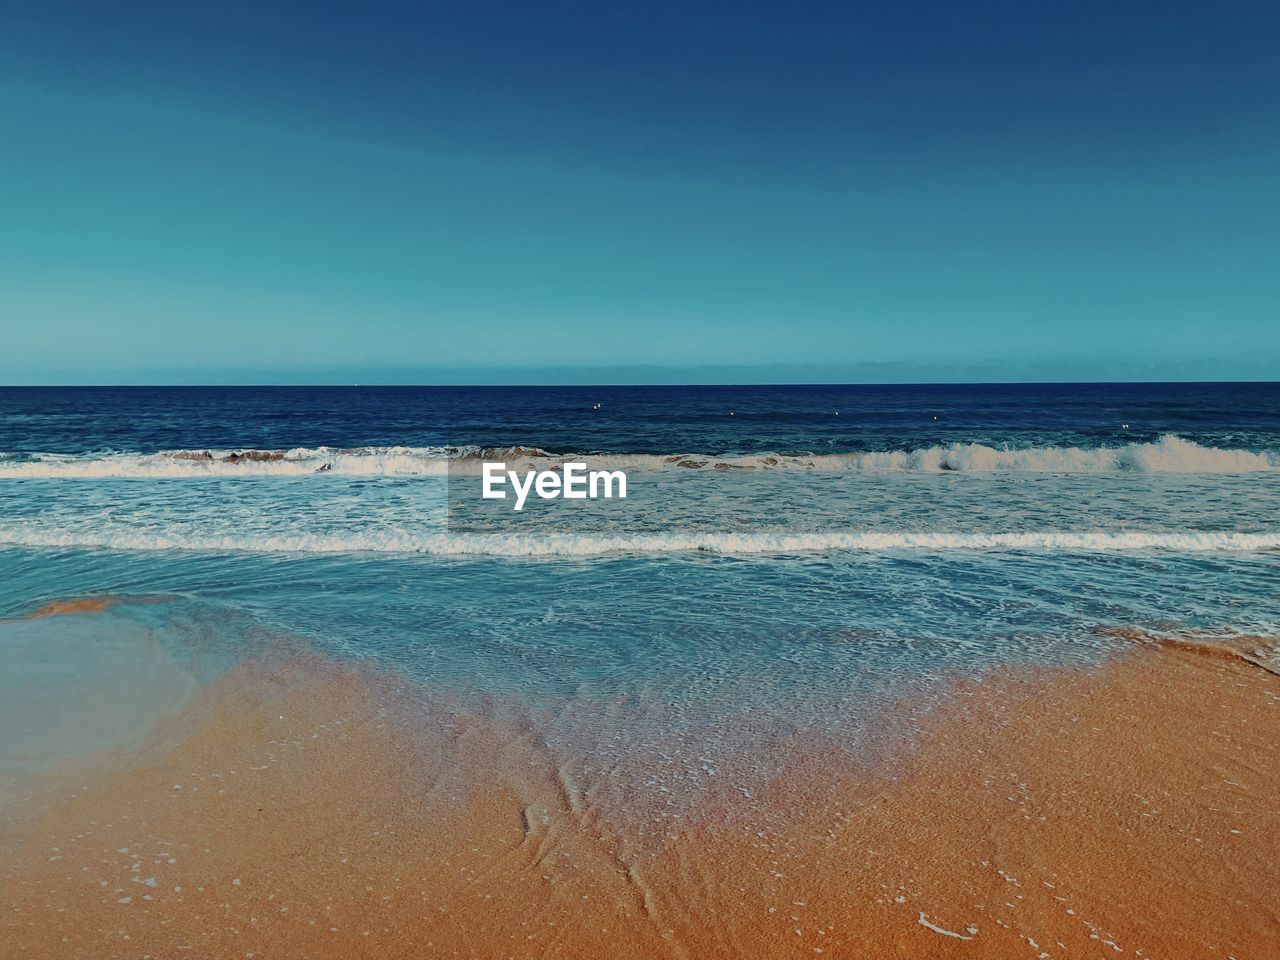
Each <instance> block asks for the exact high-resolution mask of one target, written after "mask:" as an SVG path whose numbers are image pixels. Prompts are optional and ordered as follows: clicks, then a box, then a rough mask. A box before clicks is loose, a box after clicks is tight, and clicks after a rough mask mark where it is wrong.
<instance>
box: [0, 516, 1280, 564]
mask: <svg viewBox="0 0 1280 960" xmlns="http://www.w3.org/2000/svg"><path fill="white" fill-rule="evenodd" d="M0 544H6V545H11V546H24V547H79V548H85V547H88V548H99V549H109V550H193V551H205V552H209V551H212V552H221V553H240V552H245V553H348V554H358V553H397V554H425V555H432V556H468V555H473V556H492V557H593V556H600V555H604V554H681V553H711V554H726V555H740V554H741V555H749V554H774V555H785V554H796V553H823V552H837V551H899V550H907V551H928V552H946V551H954V550H979V551H1014V550H1028V551H1058V552H1069V553H1103V552H1114V551H1126V550H1141V551H1151V550H1168V551H1176V552H1180V553H1204V552H1214V551H1232V552H1257V551H1262V550H1277V549H1280V531H1274V532H1265V533H1233V532H1225V531H1191V532H1141V531H1080V532H1074V531H1040V532H1027V533H947V532H936V533H930V532H922V533H910V532H897V531H883V532H881V531H830V532H812V533H803V532H791V533H788V532H755V533H721V532H705V533H679V532H671V531H659V532H653V533H634V534H625V535H618V536H608V535H595V534H547V535H518V534H516V535H511V534H456V535H455V534H447V533H429V534H423V533H414V532H411V531H407V530H404V531H396V530H384V531H379V532H376V533H372V532H364V533H354V532H346V533H341V534H337V533H302V532H296V533H295V532H287V533H281V534H278V535H275V534H234V535H217V534H214V535H208V536H200V535H191V534H190V533H189V532H188V531H186V530H183V531H181V532H175V533H174V534H173V535H168V534H165V533H163V532H156V531H139V530H118V531H102V532H97V531H94V532H87V531H76V532H66V531H58V530H55V529H50V528H49V527H44V526H24V525H21V524H17V525H13V526H11V527H8V528H0Z"/></svg>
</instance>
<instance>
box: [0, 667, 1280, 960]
mask: <svg viewBox="0 0 1280 960" xmlns="http://www.w3.org/2000/svg"><path fill="white" fill-rule="evenodd" d="M518 717H519V713H518V711H510V712H509V713H507V714H504V711H503V710H502V709H501V708H500V707H495V708H494V709H493V710H491V711H479V712H477V711H468V710H463V709H459V708H457V707H455V706H451V705H449V704H448V703H445V702H443V700H442V699H440V698H435V697H433V696H432V695H430V694H428V693H426V692H425V691H423V690H420V689H419V690H417V691H416V692H415V690H414V689H413V688H411V687H410V685H408V684H407V682H405V681H401V680H397V679H395V678H392V677H389V676H386V675H380V674H374V673H369V672H365V671H362V670H358V669H356V668H354V667H351V666H349V665H338V664H335V663H332V662H328V661H323V660H319V659H311V658H301V657H299V658H291V659H289V660H287V661H279V662H266V661H256V662H254V663H251V664H247V665H243V666H241V667H239V668H236V669H235V670H233V671H232V672H231V673H229V674H227V675H225V676H223V677H221V678H220V679H218V680H216V681H215V682H214V683H212V684H211V685H210V686H208V687H207V688H206V689H205V690H204V692H203V693H202V694H201V695H200V696H199V697H198V699H197V700H196V701H195V703H194V704H193V705H192V706H190V707H189V708H188V709H187V710H186V711H185V713H183V714H182V715H181V716H180V717H179V718H178V719H176V720H172V721H169V722H166V723H165V724H164V725H163V726H162V728H161V729H160V731H159V732H158V733H157V734H156V737H155V739H154V742H153V743H151V744H150V745H149V746H147V747H146V748H145V749H143V750H141V751H140V752H137V753H136V754H130V755H129V756H128V757H127V758H121V762H120V764H119V765H117V766H116V768H115V769H114V770H113V771H111V772H103V770H102V768H101V767H99V768H97V769H98V772H96V773H93V774H89V773H87V772H84V771H82V770H81V769H80V768H77V769H69V770H68V769H64V770H61V771H59V772H58V773H56V774H50V775H46V776H44V777H42V778H41V779H40V780H38V781H35V782H33V783H32V784H31V785H30V787H29V789H28V791H27V794H26V796H25V798H24V799H23V800H22V801H21V803H20V804H19V806H22V805H25V807H24V809H23V810H17V809H9V810H7V811H6V813H5V816H4V819H3V822H2V823H0V831H3V833H4V836H3V843H4V850H5V852H6V855H5V856H4V859H3V868H2V869H0V905H2V906H3V921H2V924H3V926H2V929H0V935H2V936H3V940H4V942H5V943H6V945H7V949H8V950H9V951H10V952H11V954H12V955H13V956H21V957H25V958H46V957H47V958H54V957H56V958H76V957H84V958H95V960H97V958H108V957H147V956H150V957H165V958H168V957H182V956H191V957H211V956H217V957H253V956H257V957H271V958H278V957H308V958H312V957H335V958H337V957H341V958H350V957H415V958H417V957H428V956H460V957H494V958H497V957H574V958H581V957H610V958H626V957H637V958H638V957H687V958H707V957H726V958H729V957H733V958H743V957H762V958H763V957H768V958H776V957H809V958H812V957H821V956H823V955H825V956H831V957H888V956H903V957H915V958H920V957H950V956H957V957H993V958H996V957H998V958H1008V957H1020V956H1027V957H1035V958H1048V957H1053V958H1057V957H1072V956H1112V955H1114V956H1137V957H1170V956H1173V957H1190V956H1196V957H1200V956H1204V957H1212V956H1220V957H1228V956H1235V957H1239V958H1243V957H1257V956H1268V955H1273V954H1276V953H1277V952H1280V924H1278V922H1277V916H1276V906H1275V903H1274V897H1273V896H1272V894H1273V892H1274V891H1275V890H1276V889H1278V888H1280V802H1278V801H1280V763H1277V762H1276V761H1277V757H1276V751H1277V744H1280V678H1277V677H1276V676H1274V675H1273V674H1271V673H1269V672H1267V671H1264V670H1261V669H1258V668H1257V667H1256V666H1254V665H1253V664H1250V663H1248V662H1246V661H1243V660H1240V659H1238V658H1234V657H1230V658H1228V657H1207V656H1204V655H1203V654H1202V653H1201V652H1199V651H1197V650H1194V649H1182V648H1164V649H1161V648H1157V647H1154V646H1150V645H1135V648H1134V651H1133V652H1132V654H1130V655H1128V656H1123V657H1120V658H1118V659H1116V660H1114V661H1112V662H1111V663H1110V664H1109V665H1108V666H1106V667H1104V668H1102V669H1100V670H1096V669H1095V670H1085V669H1072V670H1067V669H1062V670H1034V671H1033V670H1015V669H1008V670H1006V671H1003V672H1000V673H997V674H994V675H991V676H989V677H987V678H986V679H985V680H983V681H982V682H958V683H957V684H956V685H955V686H954V688H953V689H952V690H951V691H950V693H949V694H948V696H947V697H946V699H945V701H944V703H943V705H942V706H941V708H939V709H937V710H935V711H933V712H932V713H930V714H928V715H927V716H926V717H925V718H924V719H922V720H920V721H919V723H918V728H917V729H916V730H915V731H914V732H913V736H912V738H911V741H910V742H909V743H899V744H889V745H887V746H884V747H883V748H882V749H884V750H890V751H891V752H892V754H893V757H894V760H893V762H892V763H887V764H886V763H882V762H877V763H876V764H874V765H869V764H867V763H864V762H861V761H859V760H857V759H855V758H853V757H851V756H850V755H849V754H847V753H845V752H843V751H841V750H837V749H833V748H831V747H829V746H827V745H819V744H816V743H803V744H802V743H791V744H789V745H786V747H785V756H784V758H781V759H782V760H783V762H782V767H783V770H784V772H783V773H782V774H780V775H778V774H770V775H768V776H767V777H762V778H761V779H760V781H759V782H754V783H747V782H744V781H743V780H742V779H741V777H742V776H743V775H745V774H743V773H742V772H741V771H739V772H736V773H735V775H734V777H733V778H732V781H731V782H727V783H726V784H725V787H724V789H722V790H711V791H709V792H707V793H705V794H704V795H702V796H700V797H699V799H698V803H697V804H696V805H694V806H692V807H681V808H680V809H681V813H680V816H679V817H677V818H671V817H664V816H663V812H664V810H667V809H669V806H668V804H667V802H666V800H665V799H664V798H663V797H661V796H658V795H650V794H645V793H644V792H643V790H636V789H628V790H617V789H602V788H600V786H599V785H598V784H593V783H591V782H586V781H584V779H583V778H584V776H586V775H585V774H584V772H583V769H582V768H581V767H580V766H579V765H576V764H575V762H574V758H572V757H565V756H560V755H558V754H557V753H556V752H555V751H553V750H551V749H550V748H548V747H547V745H546V744H545V743H544V741H543V740H542V739H541V738H540V736H539V735H538V732H537V728H536V725H535V724H532V723H529V722H525V721H521V720H519V719H509V718H518ZM752 749H753V745H752V744H750V743H744V744H743V751H744V754H749V753H750V752H751V750H752ZM759 749H761V750H764V749H767V750H769V751H771V753H773V754H774V755H772V756H771V757H770V758H769V759H770V761H771V762H770V763H769V764H763V763H762V764H751V763H746V764H744V765H743V770H744V771H747V770H751V769H759V770H764V769H777V765H778V762H779V761H780V758H779V757H778V756H777V755H776V753H777V751H778V750H779V746H778V745H777V744H770V745H769V746H768V747H764V746H760V747H759ZM648 762H651V761H650V759H649V758H645V757H637V758H635V760H634V763H635V764H637V765H640V766H643V765H644V764H645V763H648ZM655 762H656V761H655ZM81 774H83V775H81ZM611 775H616V774H611V773H610V772H608V771H598V772H596V773H595V774H594V776H598V777H602V778H608V777H609V776H611ZM632 779H633V780H634V782H636V783H641V782H642V781H641V780H640V779H638V778H632ZM619 798H625V802H623V801H622V800H620V799H619ZM33 809H34V810H37V811H38V816H37V817H36V818H35V821H34V826H33V821H32V819H31V817H32V810H33Z"/></svg>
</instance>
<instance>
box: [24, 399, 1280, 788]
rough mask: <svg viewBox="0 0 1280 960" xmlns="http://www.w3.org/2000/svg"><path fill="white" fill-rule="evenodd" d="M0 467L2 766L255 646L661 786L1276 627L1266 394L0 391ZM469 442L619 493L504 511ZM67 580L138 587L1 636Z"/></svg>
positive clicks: (127, 724) (118, 722) (61, 745)
mask: <svg viewBox="0 0 1280 960" xmlns="http://www.w3.org/2000/svg"><path fill="white" fill-rule="evenodd" d="M0 451H2V452H0V616H3V617H9V618H14V622H9V623H5V624H0V650H3V649H4V647H6V646H7V647H8V649H9V651H10V652H9V653H8V654H3V655H6V659H8V660H10V662H11V663H16V662H18V661H19V660H20V661H21V666H20V668H15V669H14V670H13V671H12V672H10V674H9V679H8V680H7V681H5V682H4V683H5V687H6V690H7V691H8V696H7V697H6V702H7V703H8V704H9V709H7V710H5V711H4V712H5V714H6V716H7V717H8V724H7V728H8V729H9V730H11V731H18V730H19V729H21V730H22V731H25V732H23V733H21V734H17V733H11V734H10V735H9V736H7V737H6V738H5V749H4V754H5V756H3V757H0V767H3V766H6V765H7V766H8V767H9V768H12V769H19V768H20V769H24V770H25V769H30V768H32V767H38V766H40V765H41V764H42V763H45V762H52V761H54V760H57V759H62V758H66V757H69V756H75V755H77V754H78V753H81V752H86V751H89V750H92V749H98V748H101V747H102V746H103V745H104V744H108V745H110V744H115V743H117V742H125V741H127V740H128V738H129V737H132V736H134V735H135V733H136V731H138V730H142V729H145V728H146V725H147V723H149V722H151V720H152V719H154V716H155V715H158V713H161V712H163V711H165V710H172V709H176V706H175V705H176V704H180V703H182V702H184V701H183V698H184V697H185V696H186V695H187V691H189V690H191V689H196V688H198V687H199V686H200V685H201V684H203V683H206V682H208V681H209V680H210V679H212V678H214V677H216V676H218V675H220V674H221V673H223V672H225V671H226V670H228V669H230V668H231V667H232V666H233V665H234V664H236V663H237V662H239V661H241V660H243V659H245V658H248V657H251V656H254V655H257V654H260V653H261V652H262V651H263V650H264V649H271V648H273V647H276V646H282V645H284V646H291V647H297V648H299V649H306V650H311V651H318V652H322V653H323V654H325V655H330V656H334V657H338V658H342V659H346V660H352V661H359V662H361V663H364V664H369V665H374V666H376V667H378V668H385V669H387V670H390V671H393V672H394V673H396V674H397V675H399V676H404V677H407V678H410V679H412V680H413V681H414V682H415V683H418V684H421V685H422V687H423V689H427V690H434V691H437V692H439V691H447V693H448V695H449V696H450V697H456V698H462V699H463V700H467V701H479V700H483V699H484V698H498V699H499V700H500V701H501V702H503V703H507V704H516V705H518V707H517V708H516V709H519V710H522V711H528V712H529V715H530V716H532V717H534V718H536V719H535V721H532V722H535V723H536V725H537V726H538V728H539V730H540V732H541V735H542V736H543V737H544V738H545V739H546V740H547V742H548V743H550V744H553V745H554V746H555V748H556V749H558V750H564V751H568V752H571V753H574V754H575V755H579V756H582V755H591V756H593V757H595V758H596V762H597V766H598V767H599V768H601V769H609V768H610V767H609V762H610V758H612V759H613V760H616V759H617V758H619V757H622V756H627V755H634V754H635V753H636V752H637V751H643V750H645V749H648V748H654V747H655V745H656V744H662V745H663V746H662V749H663V751H665V754H664V755H666V756H668V757H670V758H671V764H670V765H669V768H668V775H669V777H670V778H673V781H679V782H682V783H686V784H688V783H692V782H697V781H699V780H700V779H701V778H704V777H705V776H706V773H705V770H706V769H707V768H715V767H716V766H717V765H718V764H721V763H722V762H724V761H725V760H726V759H727V758H729V757H731V756H732V755H733V753H734V751H735V749H736V746H735V738H736V737H738V736H740V735H741V734H740V730H739V727H738V726H736V725H735V719H741V718H746V717H750V718H751V724H752V729H753V730H755V731H757V733H758V732H759V731H760V730H767V731H770V733H771V734H773V733H777V734H779V735H781V734H784V733H786V732H788V731H792V732H794V731H810V732H811V731H821V732H822V734H823V735H824V736H829V737H832V738H835V739H836V740H838V741H840V742H846V743H849V744H854V745H856V743H857V742H858V738H859V737H861V736H863V735H864V734H865V732H866V731H867V730H868V729H870V728H873V727H875V725H876V724H877V723H880V722H881V719H880V717H881V710H882V707H883V704H885V703H886V702H893V701H896V700H899V699H901V698H902V697H903V696H905V695H907V694H910V695H911V696H912V697H913V698H914V699H915V702H923V703H927V702H928V700H929V696H930V693H929V691H930V690H931V689H934V688H935V687H936V686H937V685H940V684H944V683H946V682H948V681H949V680H950V679H951V678H954V677H956V676H970V677H981V676H982V675H983V674H984V673H985V672H987V671H990V670H992V669H994V668H998V667H1000V666H1003V665H1009V664H1020V663H1031V664H1059V663H1089V662H1096V661H1098V660H1101V659H1103V658H1105V657H1107V656H1108V654H1109V652H1110V651H1111V650H1112V649H1113V647H1114V645H1115V644H1116V643H1117V642H1118V641H1117V637H1122V636H1123V637H1130V636H1132V635H1134V634H1143V635H1150V636H1167V635H1214V636H1242V635H1264V636H1275V635H1278V634H1280V597H1278V596H1277V585H1278V584H1280V519H1278V518H1280V385H1278V384H1061V385H1058V384H1055V385H954V386H943V385H919V386H911V385H904V386H749V387H574V388H555V387H518V388H517V387H495V388H482V387H474V388H458V387H448V388H443V387H442V388H432V387H364V386H351V387H261V388H258V387H245V388H239V387H155V388H142V387H138V388H126V387H121V388H105V387H103V388H94V387H76V388H70V387H68V388H62V387H49V388H6V389H3V390H0ZM492 458H508V459H513V460H518V461H520V462H523V463H525V464H531V465H535V466H536V465H540V466H542V467H547V466H554V465H556V464H558V463H561V462H563V461H564V460H566V459H582V460H584V461H586V462H588V463H591V464H596V465H601V466H605V467H608V468H610V469H623V470H625V471H626V473H627V477H628V496H627V498H626V499H625V500H622V499H614V500H608V501H605V500H589V501H577V502H574V503H569V502H566V501H563V500H549V501H541V500H531V501H530V503H529V505H528V507H527V508H526V509H525V510H524V511H521V512H520V513H515V512H514V511H512V510H511V509H510V506H509V505H508V504H504V503H501V502H493V501H488V502H485V501H481V500H480V498H479V475H478V464H479V463H480V462H481V461H482V460H484V459H492ZM83 596H105V597H114V598H124V599H125V600H138V599H146V598H155V597H164V598H167V602H165V603H134V602H123V603H119V604H118V605H116V606H113V607H111V608H110V609H108V610H106V611H104V612H103V613H102V614H101V615H100V616H99V617H98V618H96V620H95V624H96V625H95V627H94V632H93V638H94V641H93V643H92V644H90V645H88V646H84V645H83V643H84V642H87V641H85V639H84V637H81V641H82V645H81V646H74V645H72V641H71V640H69V639H68V636H69V635H73V634H75V632H76V630H81V631H82V632H83V631H84V630H85V629H86V628H83V627H73V626H71V625H68V624H67V623H64V622H63V620H62V619H61V618H54V619H48V620H35V621H18V620H17V619H16V618H19V617H21V616H22V615H24V614H26V613H28V612H30V611H31V610H33V609H35V608H38V607H39V606H41V605H42V604H44V603H47V602H50V601H53V600H55V599H58V598H65V597H83ZM19 650H21V651H27V652H28V654H27V655H24V656H22V657H19V656H18V654H17V653H16V651H19ZM57 651H63V652H62V653H58V652H57ZM59 690H62V691H66V690H76V691H79V692H80V693H83V694H84V696H83V697H82V698H81V699H84V698H85V697H87V698H88V699H90V700H92V699H93V698H94V697H98V698H99V700H100V702H97V705H96V706H95V707H94V708H93V709H95V710H99V711H101V713H102V715H103V716H108V717H113V718H115V722H113V723H94V724H89V725H87V726H86V725H85V724H82V723H76V722H75V718H74V717H72V718H68V719H66V722H65V723H62V724H61V725H59V724H51V723H50V722H49V721H48V717H47V713H48V710H47V709H43V710H42V705H43V706H45V707H47V704H48V703H50V702H53V701H56V700H57V696H58V694H57V691H59ZM122 690H126V691H128V694H127V695H126V694H122V693H121V691H122ZM84 691H89V692H88V693H84ZM50 698H52V701H51V699H50ZM84 709H88V708H84ZM666 786H667V787H668V788H670V787H671V784H670V783H668V784H667V785H666Z"/></svg>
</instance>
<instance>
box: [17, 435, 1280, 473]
mask: <svg viewBox="0 0 1280 960" xmlns="http://www.w3.org/2000/svg"><path fill="white" fill-rule="evenodd" d="M485 459H490V460H505V461H507V462H508V463H509V464H523V465H524V468H526V469H530V468H535V467H540V468H546V467H551V466H555V465H557V464H560V463H563V462H564V461H566V460H576V461H582V462H585V463H587V464H588V465H589V466H590V467H593V468H599V469H605V468H607V469H622V470H635V471H672V470H694V471H710V472H715V471H738V470H801V471H821V472H832V473H847V472H891V473H902V472H917V473H940V472H950V471H955V472H962V473H994V472H1018V473H1111V472H1125V471H1128V472H1142V473H1259V472H1271V471H1276V470H1280V452H1255V451H1251V450H1239V449H1223V448H1219V447H1206V446H1201V445H1200V444H1197V443H1194V442H1192V441H1190V440H1184V439H1182V438H1180V437H1177V436H1174V435H1172V434H1166V435H1165V436H1163V437H1161V438H1160V439H1159V440H1158V441H1156V442H1154V443H1131V444H1126V445H1124V446H1115V447H1095V448H1083V447H1027V448H1024V449H1012V448H996V447H991V446H987V445H985V444H980V443H957V444H951V445H950V446H936V447H924V448H920V449H916V450H881V451H870V452H855V453H839V454H800V455H790V454H747V455H732V456H718V455H711V454H697V453H672V454H626V453H617V454H615V453H610V454H591V453H573V454H564V455H552V454H548V453H546V452H545V451H542V450H537V449H534V448H529V447H513V448H501V449H494V448H488V449H484V448H480V447H475V446H464V447H406V446H392V447H360V448H355V449H338V448H334V447H297V448H294V449H290V450H276V451H235V450H170V451H162V452H159V453H104V454H84V455H67V454H52V453H46V454H35V455H30V456H25V455H24V456H18V455H15V454H0V478H9V479H22V478H30V479H35V478H68V479H72V478H80V479H95V478H127V477H144V478H165V477H301V476H308V475H312V474H315V475H321V476H323V475H333V474H336V475H341V476H445V475H447V474H449V473H465V474H471V473H479V472H480V464H481V463H482V461H483V460H485Z"/></svg>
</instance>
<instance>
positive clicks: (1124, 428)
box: [1120, 423, 1129, 430]
mask: <svg viewBox="0 0 1280 960" xmlns="http://www.w3.org/2000/svg"><path fill="white" fill-rule="evenodd" d="M1120 429H1121V430H1128V429H1129V425H1128V424H1127V423H1122V424H1120Z"/></svg>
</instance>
